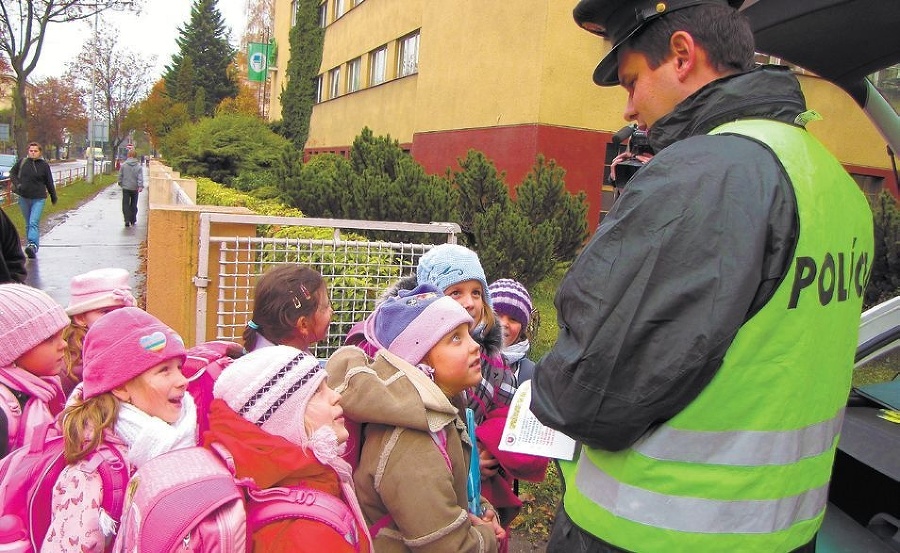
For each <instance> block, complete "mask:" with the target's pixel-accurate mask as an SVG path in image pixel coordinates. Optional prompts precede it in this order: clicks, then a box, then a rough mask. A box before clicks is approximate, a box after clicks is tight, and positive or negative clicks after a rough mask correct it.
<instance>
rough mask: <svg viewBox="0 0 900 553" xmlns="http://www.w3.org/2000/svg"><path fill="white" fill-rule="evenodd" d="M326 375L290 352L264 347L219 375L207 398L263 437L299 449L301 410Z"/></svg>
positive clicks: (302, 355)
mask: <svg viewBox="0 0 900 553" xmlns="http://www.w3.org/2000/svg"><path fill="white" fill-rule="evenodd" d="M326 376H327V374H326V373H325V371H324V370H322V368H321V367H320V366H319V360H318V359H316V358H315V357H313V356H312V355H310V354H309V353H306V352H304V351H301V350H299V349H297V348H293V347H291V346H268V347H264V348H259V349H257V350H255V351H252V352H250V353H248V354H246V355H244V356H242V357H239V358H238V359H235V360H234V362H232V363H231V364H230V365H228V367H226V368H225V370H224V371H222V374H221V375H219V378H218V379H216V384H215V386H214V387H213V397H215V398H219V399H222V400H223V401H225V403H227V404H228V406H229V407H230V408H231V409H232V410H233V411H234V412H235V413H237V414H238V415H240V416H241V417H243V418H244V419H245V420H247V421H250V422H252V423H253V424H255V425H257V426H259V427H260V428H262V429H263V430H265V431H266V432H268V433H269V434H274V435H276V436H281V437H282V438H284V439H286V440H288V441H289V442H291V443H293V444H296V445H299V446H301V447H305V446H306V444H307V442H308V441H309V436H308V435H307V434H306V425H305V422H304V421H305V417H306V407H307V405H309V400H310V399H311V398H312V396H313V395H314V394H315V393H316V391H318V389H319V386H320V385H321V384H322V381H323V380H325V377H326Z"/></svg>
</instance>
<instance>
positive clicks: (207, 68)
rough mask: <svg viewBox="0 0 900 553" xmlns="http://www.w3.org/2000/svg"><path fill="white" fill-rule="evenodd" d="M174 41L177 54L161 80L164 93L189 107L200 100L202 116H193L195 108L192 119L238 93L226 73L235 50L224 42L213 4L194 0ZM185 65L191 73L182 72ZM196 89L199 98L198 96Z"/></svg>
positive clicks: (209, 112)
mask: <svg viewBox="0 0 900 553" xmlns="http://www.w3.org/2000/svg"><path fill="white" fill-rule="evenodd" d="M175 41H176V43H177V44H178V49H179V50H178V53H176V54H175V55H173V56H172V62H171V63H170V64H169V65H167V66H166V72H165V75H164V76H163V78H164V79H165V81H166V92H167V93H168V94H169V96H170V97H172V98H174V99H176V100H178V101H182V102H186V103H188V104H189V105H192V104H194V103H196V102H197V101H198V100H197V99H198V98H200V101H201V102H202V107H203V112H202V113H197V109H196V108H197V107H198V106H194V109H192V111H194V113H193V115H194V116H195V117H202V116H204V115H213V113H214V112H215V108H216V106H217V105H218V104H219V102H221V101H222V100H223V99H225V98H234V97H235V96H237V93H238V86H237V83H236V82H235V80H234V77H233V75H232V73H231V72H230V71H229V68H230V66H231V63H232V61H233V60H234V55H235V49H234V48H232V47H231V44H229V42H228V30H227V29H226V28H225V21H224V19H223V18H222V13H221V12H220V11H219V8H218V4H217V0H194V4H193V6H192V7H191V19H190V21H189V22H188V23H187V24H186V25H185V26H184V27H183V28H181V29H180V34H179V37H178V38H177V39H176V40H175ZM185 64H190V65H192V66H193V71H192V72H191V71H187V70H183V69H182V68H183V66H184V65H185ZM200 89H202V90H203V94H202V95H199V94H198V90H200Z"/></svg>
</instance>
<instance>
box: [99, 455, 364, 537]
mask: <svg viewBox="0 0 900 553" xmlns="http://www.w3.org/2000/svg"><path fill="white" fill-rule="evenodd" d="M213 447H214V449H215V452H213V451H210V450H209V449H206V448H202V447H189V448H184V449H177V450H174V451H170V452H168V453H164V454H163V455H160V456H159V457H155V458H153V459H151V460H150V461H148V462H146V463H145V464H144V465H143V466H141V468H139V469H138V470H137V472H136V473H135V474H134V476H133V477H132V481H131V484H130V485H129V490H128V495H129V498H128V501H129V504H128V506H127V507H126V508H125V511H124V513H123V514H122V523H121V525H120V526H119V532H118V534H117V536H116V543H115V547H114V551H116V552H126V551H127V552H139V553H168V552H169V551H172V550H174V549H175V548H176V546H177V548H178V550H179V551H204V552H208V551H223V552H239V551H250V549H251V546H252V535H253V533H254V532H255V531H256V530H258V529H259V528H261V527H263V526H265V525H266V524H269V523H271V522H275V521H278V520H284V519H288V518H306V519H310V520H315V521H318V522H322V523H324V524H328V525H329V526H331V527H332V528H334V530H335V531H336V532H338V533H339V534H340V535H342V536H344V538H345V539H346V540H347V542H348V543H350V544H352V545H355V546H356V547H357V548H358V547H359V536H358V535H357V531H356V524H355V520H354V518H353V514H352V513H351V512H350V508H349V507H348V506H347V505H346V504H344V502H343V501H341V500H339V499H338V498H336V497H334V496H333V495H331V494H328V493H325V492H321V491H318V490H314V489H311V488H304V487H296V488H270V489H267V490H259V489H257V487H256V485H255V484H254V482H253V480H252V479H236V478H235V476H234V462H233V460H232V457H231V454H230V453H228V451H227V450H226V449H225V448H224V447H222V446H220V445H218V444H214V446H213Z"/></svg>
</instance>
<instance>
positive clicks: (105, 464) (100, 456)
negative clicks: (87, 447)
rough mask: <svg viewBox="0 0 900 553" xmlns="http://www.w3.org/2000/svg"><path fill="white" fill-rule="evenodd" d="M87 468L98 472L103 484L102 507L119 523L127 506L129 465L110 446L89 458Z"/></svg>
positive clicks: (98, 450) (101, 448)
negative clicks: (126, 491) (126, 492)
mask: <svg viewBox="0 0 900 553" xmlns="http://www.w3.org/2000/svg"><path fill="white" fill-rule="evenodd" d="M86 468H87V469H88V471H90V472H93V471H96V472H97V474H98V475H99V476H100V481H101V482H102V484H103V500H102V501H101V505H100V506H101V507H102V508H103V510H104V511H106V514H107V515H109V516H110V517H111V518H112V519H113V520H115V521H116V522H118V520H119V518H120V517H121V516H122V507H123V506H124V505H125V488H126V487H127V486H128V480H129V477H130V475H129V472H130V471H129V470H128V463H126V462H125V459H124V458H123V457H122V454H121V453H119V450H118V449H116V448H114V447H110V446H108V445H102V446H100V447H99V448H98V449H97V450H96V451H95V452H94V453H93V454H92V455H91V457H90V458H89V460H88V462H87V465H86Z"/></svg>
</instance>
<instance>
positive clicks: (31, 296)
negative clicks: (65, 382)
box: [0, 284, 69, 457]
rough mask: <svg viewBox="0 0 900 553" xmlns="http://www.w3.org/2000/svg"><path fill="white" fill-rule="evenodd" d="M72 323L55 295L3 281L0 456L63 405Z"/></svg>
mask: <svg viewBox="0 0 900 553" xmlns="http://www.w3.org/2000/svg"><path fill="white" fill-rule="evenodd" d="M68 323H69V318H68V317H66V313H65V311H63V308H62V306H60V305H59V304H58V303H56V302H55V301H54V300H53V298H51V297H50V296H48V295H47V294H45V293H44V292H42V291H41V290H38V289H37V288H32V287H31V286H26V285H24V284H0V416H2V417H4V418H5V419H6V424H3V425H0V427H2V428H4V429H5V431H4V435H0V457H5V456H6V454H7V453H9V452H10V451H12V450H13V449H15V448H17V447H21V446H22V445H23V444H24V443H26V442H27V441H28V440H30V438H31V434H32V432H33V431H34V429H35V428H37V427H38V426H40V425H41V424H44V423H47V422H50V421H52V420H53V419H54V417H56V415H57V414H59V412H60V411H62V409H63V405H64V403H65V395H64V394H63V391H62V388H61V387H60V385H59V378H58V377H57V375H58V374H59V371H60V369H61V368H62V365H63V350H64V349H65V345H66V344H65V342H64V341H63V339H62V331H63V328H65V327H66V325H67V324H68Z"/></svg>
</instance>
